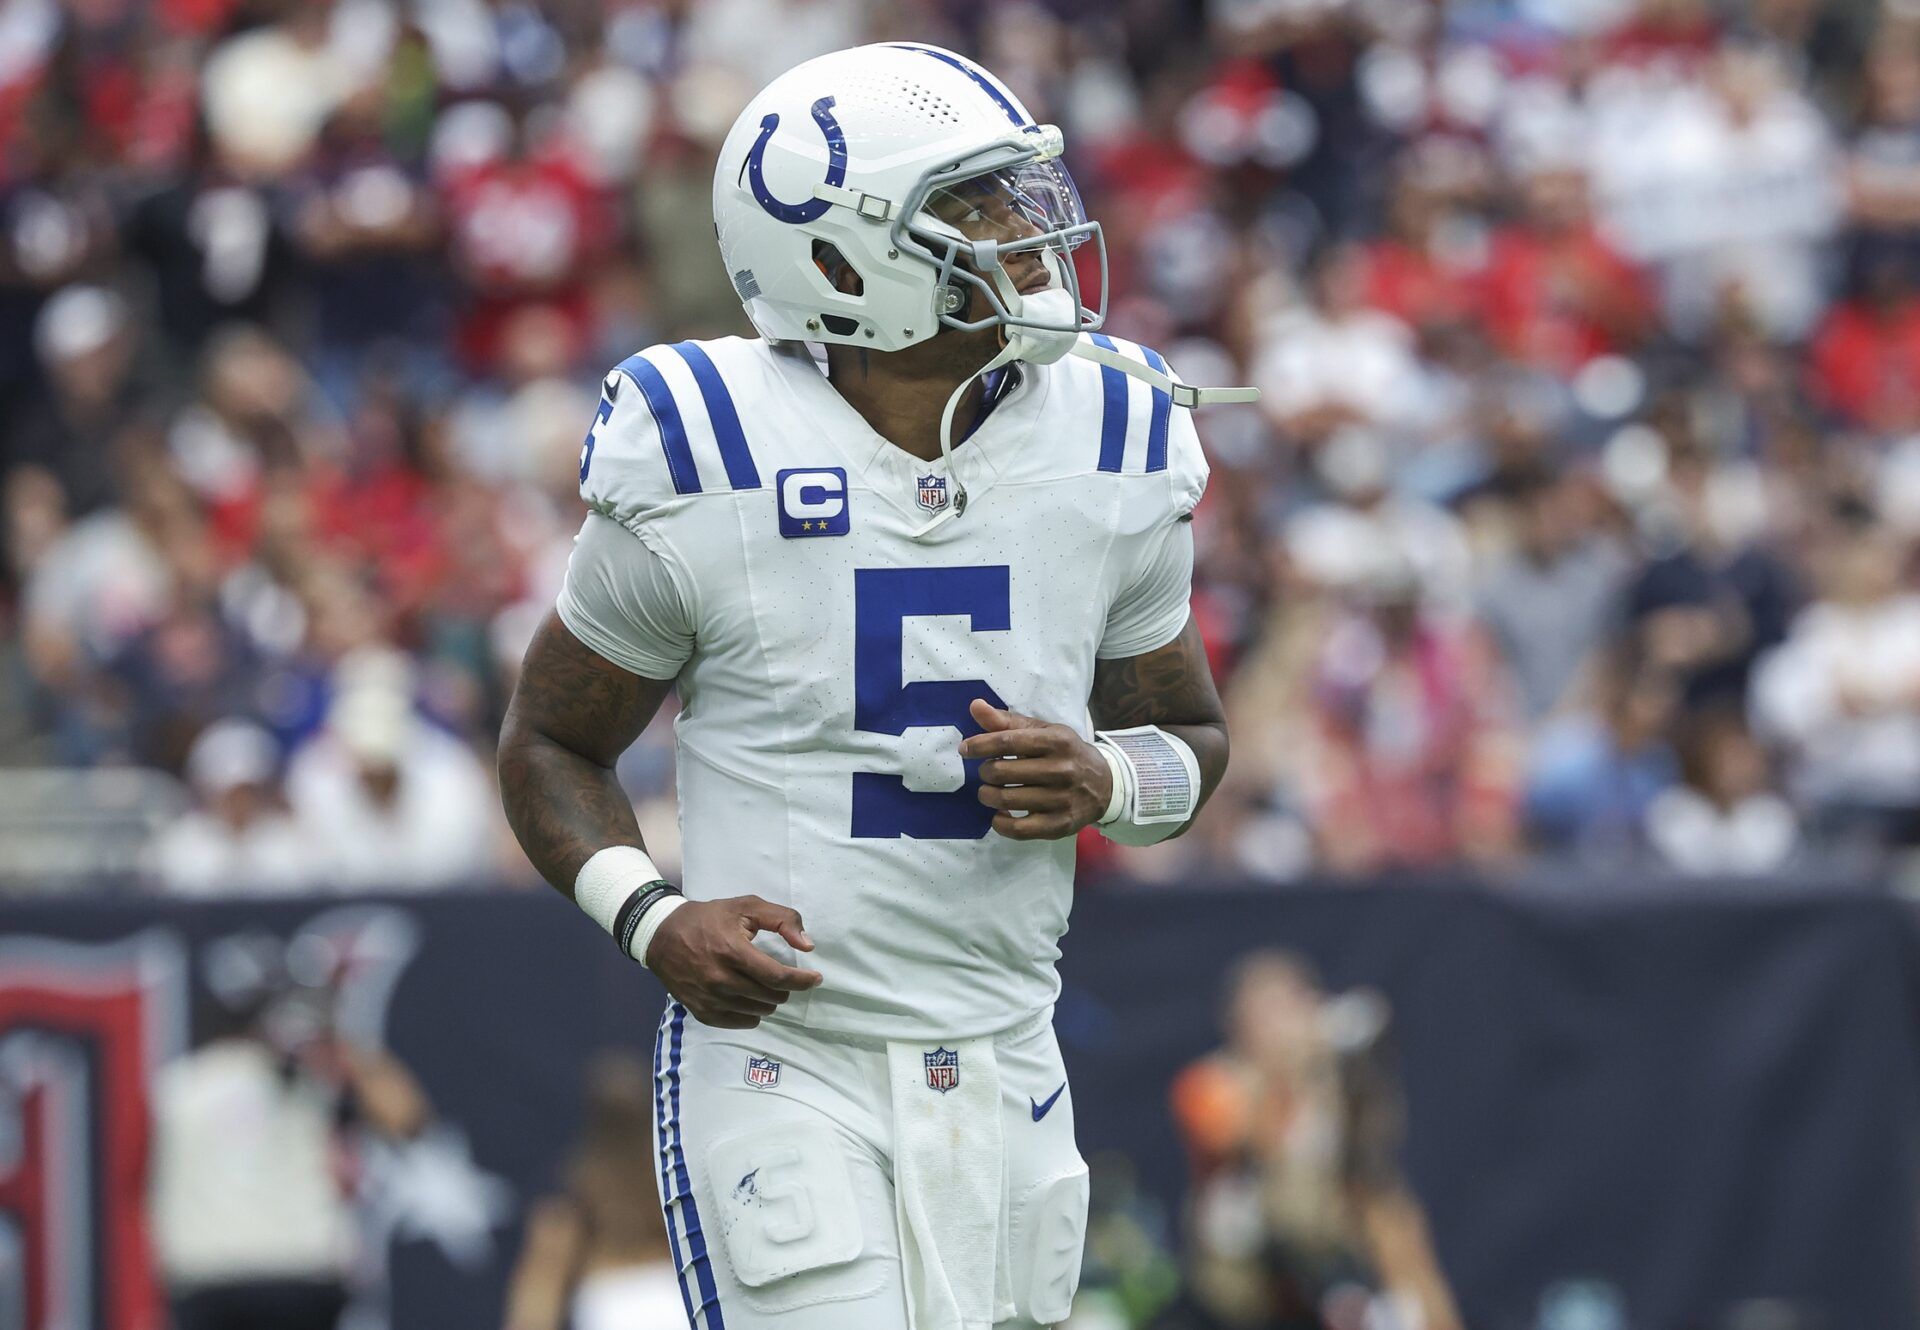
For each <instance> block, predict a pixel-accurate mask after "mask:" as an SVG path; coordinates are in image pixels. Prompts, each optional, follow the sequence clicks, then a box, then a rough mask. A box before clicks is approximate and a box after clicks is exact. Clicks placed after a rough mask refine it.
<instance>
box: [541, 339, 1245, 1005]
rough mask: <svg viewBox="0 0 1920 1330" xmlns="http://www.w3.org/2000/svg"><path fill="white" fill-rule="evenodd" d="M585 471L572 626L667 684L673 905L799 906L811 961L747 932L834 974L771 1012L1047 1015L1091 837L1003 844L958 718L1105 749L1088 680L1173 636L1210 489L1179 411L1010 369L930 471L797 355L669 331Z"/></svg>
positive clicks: (589, 452) (569, 614)
mask: <svg viewBox="0 0 1920 1330" xmlns="http://www.w3.org/2000/svg"><path fill="white" fill-rule="evenodd" d="M1108 345H1118V347H1119V349H1120V350H1122V351H1123V352H1124V353H1125V354H1129V355H1135V356H1142V357H1145V358H1146V359H1148V360H1149V361H1150V362H1151V363H1153V364H1154V365H1155V366H1156V367H1163V366H1164V362H1163V361H1161V360H1160V358H1159V357H1158V356H1157V355H1155V354H1154V353H1153V352H1151V351H1147V350H1144V349H1142V348H1137V347H1132V346H1129V345H1127V344H1125V343H1117V344H1116V343H1108ZM949 465H950V467H951V470H949ZM580 477H581V479H580V488H581V494H582V495H583V496H584V497H585V499H586V501H587V503H588V505H589V506H590V507H591V508H592V510H593V514H594V515H593V516H590V517H589V518H588V519H587V524H586V526H585V527H584V528H583V529H582V532H581V536H580V539H579V541H578V542H577V544H576V547H575V552H574V556H573V560H572V562H571V564H570V565H569V569H568V576H567V583H566V586H565V588H564V589H563V591H562V593H561V596H560V602H559V613H560V617H561V619H562V621H563V622H564V623H565V624H566V626H567V628H568V629H569V630H570V631H571V632H572V633H573V634H574V635H575V636H576V637H578V638H579V639H580V640H581V641H582V642H584V643H585V644H586V645H587V646H589V647H590V648H592V649H593V650H595V651H596V652H598V653H599V654H601V655H603V656H605V657H606V658H607V659H609V660H611V661H614V662H615V663H617V664H620V665H622V666H624V667H626V668H628V669H630V670H633V671H634V672H636V673H639V674H642V675H645V676H648V677H651V678H660V679H664V678H675V679H677V681H678V687H679V692H680V701H681V711H680V715H679V719H678V721H677V723H676V726H675V739H676V747H677V751H678V776H679V796H680V822H681V830H682V840H683V854H684V863H683V871H684V882H683V888H684V890H685V891H686V893H687V895H688V896H689V897H690V898H692V899H695V900H708V899H714V898H718V897H725V896H735V895H744V894H748V893H752V894H757V895H760V896H763V897H765V898H767V899H768V900H772V901H776V902H780V903H783V904H786V905H790V906H792V907H793V908H794V909H796V910H798V911H799V912H800V914H801V916H802V918H804V919H805V921H806V926H807V931H808V933H809V934H810V935H811V936H812V937H813V939H814V942H815V945H816V948H817V950H815V951H814V952H813V953H811V954H810V955H807V956H805V957H797V956H795V955H794V954H793V953H792V951H791V949H790V948H788V947H787V946H786V945H785V944H784V943H782V942H781V941H780V940H779V939H778V938H777V937H776V936H773V935H771V934H763V935H762V936H761V937H760V939H759V944H760V945H761V946H762V947H764V948H765V949H766V950H768V951H769V952H770V953H771V954H773V955H775V956H776V957H778V958H779V959H781V960H783V961H786V962H788V963H791V964H800V965H804V966H807V967H809V968H814V969H818V970H819V971H820V972H821V975H822V982H821V985H820V986H819V987H818V988H817V989H815V990H814V991H813V992H811V993H807V994H796V995H794V997H793V998H792V999H791V1000H789V1002H788V1003H787V1004H786V1006H785V1007H784V1008H783V1009H782V1011H781V1016H780V1019H782V1020H786V1021H797V1022H799V1023H800V1024H802V1025H805V1026H809V1027H812V1028H815V1029H823V1030H830V1031H836V1032H841V1033H847V1034H855V1035H863V1036H868V1037H874V1038H882V1039H912V1038H920V1037H924V1036H927V1035H928V1034H930V1033H932V1034H942V1035H949V1036H954V1037H970V1036H974V1035H981V1034H990V1033H994V1032H997V1031H1001V1030H1005V1029H1007V1028H1009V1027H1011V1026H1013V1025H1014V1024H1016V1023H1017V1022H1019V1021H1020V1020H1022V1019H1024V1018H1026V1017H1029V1016H1032V1015H1034V1014H1036V1013H1037V1012H1039V1011H1042V1010H1044V1009H1045V1008H1046V1007H1047V1006H1048V1005H1049V1004H1050V1003H1051V1002H1052V1001H1053V999H1054V997H1055V995H1056V994H1057V992H1058V990H1059V980H1058V978H1057V976H1056V975H1055V972H1054V963H1055V961H1056V960H1057V959H1058V957H1059V954H1060V952H1059V940H1060V937H1061V935H1062V934H1063V933H1064V932H1065V931H1066V927H1067V912H1068V908H1069V906H1070V904H1071V902H1072V896H1073V863H1074V846H1073V841H1072V840H1071V839H1069V840H1063V841H1034V842H1016V841H1011V840H1007V839H1005V838H1003V837H1001V836H998V835H995V834H993V833H992V831H991V830H990V826H989V824H990V823H991V821H992V816H993V814H992V811H991V810H990V809H988V808H987V807H986V806H984V805H983V804H981V803H980V802H979V799H978V797H977V791H978V787H979V782H978V774H977V771H976V770H975V769H974V768H975V766H976V764H973V763H963V762H962V760H961V758H960V755H959V752H958V745H959V743H960V740H961V739H962V738H963V737H964V736H967V735H970V734H974V733H977V732H978V727H977V726H976V725H974V723H973V721H972V719H971V718H970V717H969V715H968V712H967V706H968V703H970V702H971V701H972V700H973V699H974V698H985V699H987V700H988V701H989V702H992V703H995V704H997V705H1000V706H1004V707H1008V708H1011V709H1012V710H1015V711H1019V712H1023V713H1026V714H1028V715H1032V716H1038V717H1040V718H1042V719H1045V720H1053V721H1059V722H1062V723H1065V724H1068V725H1071V726H1073V727H1074V728H1076V729H1078V730H1079V731H1080V732H1081V733H1082V734H1087V735H1090V734H1091V725H1090V723H1089V718H1088V710H1087V701H1088V696H1089V694H1090V692H1091V691H1092V686H1093V671H1094V664H1095V661H1096V660H1097V659H1102V658H1119V657H1127V656H1134V655H1139V654H1141V653H1143V652H1146V651H1150V650H1153V649H1156V648H1158V647H1161V646H1164V645H1166V644H1167V643H1168V642H1170V641H1172V640H1173V639H1174V638H1176V637H1177V636H1178V635H1179V634H1180V632H1181V630H1182V628H1183V627H1184V625H1185V623H1186V619H1187V613H1188V608H1187V602H1188V598H1189V594H1190V582H1191V573H1192V539H1191V536H1190V534H1189V528H1188V527H1187V526H1186V525H1185V522H1184V519H1185V518H1186V517H1187V516H1188V515H1189V514H1191V512H1192V510H1193V507H1194V505H1195V504H1196V503H1197V502H1198V501H1199V499H1200V495H1201V492H1202V490H1203V489H1204V488H1205V485H1206V479H1207V467H1206V463H1205V461H1204V459H1203V458H1202V456H1201V452H1200V445H1199V440H1198V438H1197V437H1196V435H1195V433H1194V429H1193V425H1192V422H1191V420H1190V418H1189V416H1188V414H1187V412H1185V411H1175V410H1173V403H1172V400H1171V398H1170V397H1169V396H1168V395H1167V394H1166V393H1164V392H1160V391H1158V390H1155V389H1150V388H1149V387H1148V386H1147V385H1146V384H1144V383H1141V382H1140V381H1138V380H1136V379H1134V378H1133V377H1132V376H1130V375H1125V374H1122V373H1120V372H1119V371H1117V370H1113V369H1110V368H1106V367H1103V366H1098V365H1094V364H1091V363H1088V362H1086V361H1083V360H1081V359H1079V358H1077V357H1069V358H1068V359H1066V360H1063V361H1061V362H1059V363H1057V364H1054V365H1049V366H1045V367H1035V366H1030V365H1022V366H1020V367H1019V369H1018V372H1017V376H1016V379H1015V381H1014V382H1012V383H1011V384H1010V385H1008V388H1007V390H1006V391H1005V392H1003V393H1002V394H1001V396H1000V398H999V400H998V402H997V403H996V404H995V406H994V407H993V409H992V411H991V412H990V413H989V414H988V415H987V417H986V418H985V420H984V421H982V422H981V423H980V424H979V426H978V427H977V428H976V429H975V430H974V432H973V433H972V434H971V435H970V436H969V437H968V438H967V439H966V441H965V442H964V443H963V444H961V445H959V446H957V447H956V448H955V449H954V451H953V454H952V457H951V459H950V463H949V461H934V462H924V461H921V460H919V459H917V458H915V457H913V456H912V455H911V454H909V453H907V452H906V451H904V450H903V449H901V448H898V447H896V446H895V445H893V444H891V443H889V442H887V441H886V440H885V439H883V438H881V437H880V436H879V435H877V434H876V433H874V431H873V429H872V428H871V427H870V426H869V425H868V424H867V422H866V421H865V419H864V418H862V417H861V416H860V414H859V413H858V412H856V411H855V410H854V409H853V408H852V407H851V406H850V405H848V404H847V402H846V401H845V400H844V399H842V398H841V397H840V395H839V394H838V393H837V392H836V391H835V390H834V389H833V387H832V386H831V385H830V384H829V383H828V382H827V380H826V378H825V376H824V375H823V374H822V373H821V371H820V369H819V367H818V366H817V365H816V364H815V363H814V361H813V359H812V358H811V356H810V355H809V354H808V353H807V351H806V350H805V349H804V348H802V347H799V346H794V345H774V344H769V343H766V342H761V341H751V340H743V339H740V338H725V339H721V340H718V341H711V342H682V343H679V344H677V345H674V346H656V347H652V348H649V349H648V350H646V351H643V352H641V353H640V354H638V355H635V356H632V357H630V358H629V359H628V360H626V361H624V362H623V363H622V364H621V365H620V366H619V367H618V368H617V369H615V370H614V371H613V372H612V373H611V374H609V375H608V376H607V379H606V385H605V391H604V396H603V397H602V400H601V403H600V409H599V413H598V417H597V419H596V421H595V423H594V426H593V429H592V431H591V432H590V433H589V435H588V438H587V444H586V447H585V449H584V450H583V452H582V456H581V469H580ZM962 486H964V489H965V494H966V504H965V507H964V511H962V512H961V513H960V514H958V515H956V516H954V517H952V518H951V519H950V520H948V521H946V522H944V523H942V524H940V525H938V526H935V527H934V528H933V529H932V530H930V531H928V530H925V528H926V527H927V525H928V523H929V521H930V519H931V518H932V517H934V516H935V515H936V514H938V513H939V512H940V511H942V510H943V509H944V508H945V507H946V506H947V505H948V504H950V503H952V502H953V498H954V496H955V495H957V494H958V493H959V492H960V487H962ZM635 537H637V538H638V539H637V540H636V539H635Z"/></svg>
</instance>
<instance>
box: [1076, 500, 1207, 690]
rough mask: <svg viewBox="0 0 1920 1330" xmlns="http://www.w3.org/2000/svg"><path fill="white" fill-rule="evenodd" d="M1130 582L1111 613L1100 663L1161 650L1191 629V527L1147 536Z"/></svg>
mask: <svg viewBox="0 0 1920 1330" xmlns="http://www.w3.org/2000/svg"><path fill="white" fill-rule="evenodd" d="M1142 544H1143V549H1142V557H1141V558H1140V559H1139V561H1138V563H1137V564H1136V566H1135V567H1134V569H1133V570H1132V575H1131V578H1130V580H1129V581H1128V583H1127V584H1126V585H1125V586H1123V587H1122V588H1121V590H1120V594H1119V595H1118V596H1116V597H1115V598H1114V601H1113V604H1112V605H1111V606H1109V607H1108V609H1107V624H1106V628H1105V630H1104V631H1103V632H1102V633H1101V635H1100V648H1099V650H1098V651H1096V652H1095V653H1094V654H1095V655H1096V656H1098V657H1099V658H1100V659H1101V660H1124V659H1126V658H1127V657H1128V656H1139V655H1144V654H1145V653H1146V652H1149V651H1157V650H1159V649H1160V648H1161V647H1163V646H1165V645H1166V644H1167V643H1169V642H1171V641H1173V639H1174V638H1176V637H1178V636H1180V631H1181V630H1182V629H1183V628H1185V627H1186V626H1187V614H1188V608H1187V602H1188V601H1189V600H1190V599H1191V598H1192V596H1193V524H1192V523H1190V522H1168V523H1166V524H1165V525H1163V526H1161V527H1159V528H1158V529H1156V530H1155V531H1153V532H1151V533H1150V534H1148V535H1147V536H1146V537H1145V538H1144V540H1143V542H1142Z"/></svg>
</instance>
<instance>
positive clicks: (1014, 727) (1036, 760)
mask: <svg viewBox="0 0 1920 1330" xmlns="http://www.w3.org/2000/svg"><path fill="white" fill-rule="evenodd" d="M968 710H969V711H970V712H971V713H972V714H973V719H974V722H975V723H976V724H978V725H980V726H981V727H982V728H983V729H984V730H985V731H986V733H984V734H976V735H973V736H972V737H970V738H967V739H963V740H961V741H960V756H961V757H963V758H967V759H969V760H973V759H979V760H980V802H981V803H983V804H985V805H986V806H987V807H989V808H991V809H994V810H995V812H994V815H993V829H994V830H995V831H997V832H999V833H1000V834H1001V835H1002V836H1005V837H1006V838H1007V839H1008V840H1060V839H1063V838H1064V837H1067V836H1072V835H1076V834H1077V833H1078V832H1079V830H1080V828H1082V827H1086V826H1091V825H1093V824H1094V823H1095V822H1098V821H1099V820H1100V818H1101V815H1102V814H1104V813H1105V812H1106V811H1107V803H1108V801H1109V800H1111V799H1112V798H1113V770H1112V768H1110V767H1108V766H1107V759H1106V758H1104V757H1102V756H1101V755H1100V751H1099V750H1098V749H1097V748H1095V747H1094V746H1093V745H1092V744H1090V743H1088V742H1087V741H1086V740H1085V739H1082V738H1081V737H1080V736H1079V735H1078V734H1076V733H1075V732H1074V731H1073V729H1072V728H1071V727H1069V726H1066V725H1060V724H1056V723H1054V722H1052V721H1044V720H1036V719H1035V718H1034V717H1032V716H1023V715H1021V714H1020V713H1019V712H1017V711H1007V710H1004V709H1002V708H1000V707H996V706H994V705H993V704H991V703H989V702H986V701H984V700H982V699H980V698H975V699H974V700H973V703H972V705H971V706H969V707H968ZM1015 813H1024V814H1025V816H1024V817H1015V816H1014V814H1015Z"/></svg>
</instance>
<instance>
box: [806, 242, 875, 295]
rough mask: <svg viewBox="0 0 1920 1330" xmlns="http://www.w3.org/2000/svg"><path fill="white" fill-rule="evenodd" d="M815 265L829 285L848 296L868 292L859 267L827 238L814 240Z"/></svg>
mask: <svg viewBox="0 0 1920 1330" xmlns="http://www.w3.org/2000/svg"><path fill="white" fill-rule="evenodd" d="M813 265H814V267H816V268H818V269H819V270H820V275H821V276H822V277H825V278H826V279H827V283H828V285H830V286H832V287H833V289H834V290H836V291H838V292H840V294H842V295H847V296H862V295H865V294H866V293H867V283H866V280H865V279H864V278H862V277H861V276H860V271H859V269H857V268H855V267H854V266H853V265H852V264H851V263H848V262H847V258H846V255H844V254H842V253H841V252H840V249H839V247H838V246H836V245H833V244H830V243H829V242H827V241H825V240H816V241H814V242H813Z"/></svg>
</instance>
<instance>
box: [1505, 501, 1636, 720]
mask: <svg viewBox="0 0 1920 1330" xmlns="http://www.w3.org/2000/svg"><path fill="white" fill-rule="evenodd" d="M1509 497H1510V498H1511V500H1512V502H1513V504H1514V506H1515V507H1517V508H1518V509H1519V512H1518V514H1517V517H1518V531H1517V533H1516V535H1517V539H1516V541H1515V548H1514V552H1513V553H1512V554H1511V555H1510V556H1509V557H1508V558H1507V559H1506V560H1504V561H1503V562H1502V563H1500V564H1499V565H1497V566H1496V567H1495V568H1494V569H1493V570H1492V572H1491V573H1490V575H1489V576H1488V578H1487V580H1486V581H1485V583H1483V584H1482V586H1481V589H1480V597H1479V599H1480V613H1481V616H1482V617H1483V618H1484V619H1485V621H1486V624H1487V627H1488V629H1489V631H1490V632H1491V633H1492V635H1493V639H1494V641H1495V642H1496V643H1497V644H1498V646H1499V648H1500V652H1501V654H1502V655H1503V656H1504V657H1505V658H1506V662H1507V665H1508V667H1509V668H1510V669H1511V670H1512V671H1513V676H1514V683H1515V686H1516V688H1517V691H1518V694H1519V698H1520V704H1521V706H1522V707H1523V708H1524V710H1525V713H1526V718H1527V720H1528V721H1530V722H1537V721H1539V720H1540V719H1541V718H1542V717H1544V716H1546V715H1548V714H1550V713H1551V712H1553V711H1554V710H1556V709H1557V708H1558V707H1559V706H1560V704H1561V702H1562V700H1563V699H1565V698H1566V696H1567V692H1568V690H1569V689H1570V688H1571V687H1572V686H1573V684H1574V683H1575V682H1576V681H1577V680H1578V679H1580V678H1581V677H1582V675H1583V672H1584V671H1585V670H1586V668H1587V667H1588V666H1589V665H1590V663H1591V662H1592V660H1593V657H1594V655H1595V653H1596V652H1597V651H1598V650H1599V649H1600V648H1601V646H1602V645H1603V643H1604V642H1605V641H1606V633H1607V630H1608V629H1609V628H1611V627H1612V626H1613V625H1614V622H1615V619H1616V616H1617V614H1618V612H1619V601H1620V595H1621V592H1622V590H1623V584H1624V582H1625V579H1626V577H1627V574H1628V572H1629V570H1630V569H1631V566H1632V565H1631V562H1630V560H1629V556H1628V554H1627V552H1626V551H1625V550H1623V549H1621V548H1620V547H1619V545H1618V544H1617V543H1616V542H1615V541H1614V540H1612V539H1611V538H1610V537H1609V536H1608V535H1607V534H1606V533H1605V532H1602V531H1597V530H1595V529H1594V525H1593V523H1591V522H1590V521H1588V520H1586V517H1585V514H1584V513H1583V512H1582V502H1581V501H1582V498H1583V497H1584V494H1583V490H1582V488H1581V486H1580V484H1579V482H1578V481H1575V480H1572V479H1570V478H1562V477H1560V476H1556V475H1552V474H1539V473H1535V474H1531V475H1528V476H1526V477H1524V478H1522V479H1521V481H1520V482H1519V484H1518V485H1517V487H1515V489H1513V490H1512V491H1510V495H1509Z"/></svg>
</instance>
